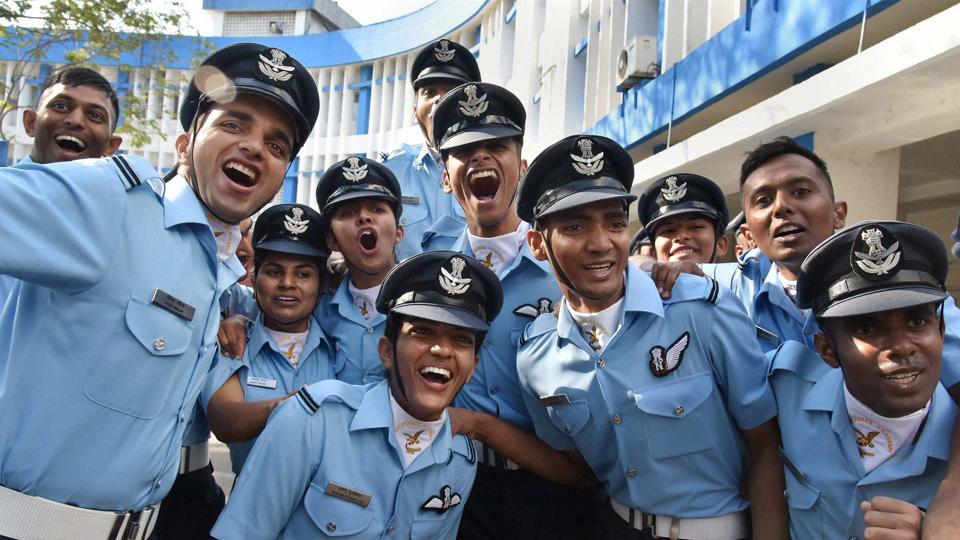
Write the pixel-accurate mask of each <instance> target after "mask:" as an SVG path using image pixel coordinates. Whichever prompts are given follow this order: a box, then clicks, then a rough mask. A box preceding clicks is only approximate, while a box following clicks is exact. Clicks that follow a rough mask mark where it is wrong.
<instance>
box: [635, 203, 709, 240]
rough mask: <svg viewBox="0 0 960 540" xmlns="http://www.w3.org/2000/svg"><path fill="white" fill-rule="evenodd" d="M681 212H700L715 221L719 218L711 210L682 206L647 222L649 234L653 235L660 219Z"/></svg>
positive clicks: (646, 227)
mask: <svg viewBox="0 0 960 540" xmlns="http://www.w3.org/2000/svg"><path fill="white" fill-rule="evenodd" d="M681 214H700V215H701V216H707V218H708V219H711V220H714V221H716V220H717V215H716V214H714V213H711V212H707V211H706V210H704V209H703V208H681V209H679V210H672V211H670V213H668V214H663V215H662V216H657V217H656V218H654V219H653V220H652V221H650V223H647V225H646V226H645V227H644V228H645V229H646V230H647V234H651V235H652V233H653V228H654V227H655V226H656V225H657V223H659V222H660V221H662V220H664V219H666V218H669V217H674V216H679V215H681ZM725 231H726V229H723V230H722V231H719V232H725Z"/></svg>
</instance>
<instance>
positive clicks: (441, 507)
mask: <svg viewBox="0 0 960 540" xmlns="http://www.w3.org/2000/svg"><path fill="white" fill-rule="evenodd" d="M460 500H461V497H460V494H459V493H454V492H453V488H451V487H450V486H443V487H442V488H440V495H439V496H437V495H434V496H432V497H430V498H429V499H427V502H425V503H423V506H421V507H420V509H421V510H430V511H433V512H436V513H438V514H443V513H446V511H447V510H449V509H451V508H453V507H454V506H457V505H458V504H460Z"/></svg>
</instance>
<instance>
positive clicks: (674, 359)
mask: <svg viewBox="0 0 960 540" xmlns="http://www.w3.org/2000/svg"><path fill="white" fill-rule="evenodd" d="M689 344H690V332H684V333H683V335H681V336H680V337H678V338H677V340H676V341H674V342H673V344H672V345H670V347H669V348H667V349H664V348H663V347H661V346H660V345H655V346H654V347H653V348H652V349H650V371H652V372H653V374H654V375H656V376H657V377H665V376H666V375H668V374H670V373H671V372H673V371H674V370H675V369H677V368H678V367H680V362H681V361H683V353H684V352H686V350H687V345H689Z"/></svg>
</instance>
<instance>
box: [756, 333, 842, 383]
mask: <svg viewBox="0 0 960 540" xmlns="http://www.w3.org/2000/svg"><path fill="white" fill-rule="evenodd" d="M767 355H768V357H769V356H772V358H771V359H770V373H773V372H774V371H777V370H783V371H789V372H791V373H794V374H796V375H797V376H799V377H801V378H803V379H806V380H808V381H810V382H816V381H818V380H820V377H821V376H822V375H823V373H824V371H825V370H828V369H830V368H829V366H827V364H826V363H825V362H824V361H823V359H822V358H820V355H818V354H817V353H815V352H813V351H811V350H810V349H808V348H807V346H806V345H804V344H803V343H800V342H799V341H790V340H788V341H784V342H783V343H781V344H780V346H779V347H777V348H776V349H775V350H772V351H770V352H768V353H767Z"/></svg>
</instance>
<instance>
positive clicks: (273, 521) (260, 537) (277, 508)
mask: <svg viewBox="0 0 960 540" xmlns="http://www.w3.org/2000/svg"><path fill="white" fill-rule="evenodd" d="M322 415H323V412H322V411H320V412H318V413H317V414H316V415H310V414H308V412H307V410H306V409H305V408H304V406H303V405H302V404H301V402H300V400H299V399H297V398H291V399H288V400H286V401H284V403H283V404H282V405H280V406H279V407H278V408H277V410H276V411H274V413H273V415H272V416H271V417H270V419H269V420H268V421H267V426H266V428H264V430H263V433H262V434H261V435H260V437H258V438H257V442H256V444H254V446H253V450H252V451H251V452H250V456H249V457H247V461H246V463H245V464H244V466H243V473H242V474H241V475H240V476H238V477H237V485H236V486H235V487H234V489H233V491H232V492H231V493H230V500H229V501H228V502H227V506H226V508H224V510H223V513H222V514H220V519H218V520H217V524H216V525H215V526H214V528H213V530H212V531H210V534H211V535H212V536H213V537H214V538H219V539H237V538H243V539H252V540H273V539H274V538H276V537H277V536H279V535H280V532H281V531H282V530H283V529H284V527H285V526H286V525H287V522H288V521H289V520H290V517H291V515H292V514H293V512H294V510H296V508H297V507H298V506H299V505H300V503H301V501H302V499H303V494H304V493H305V492H306V490H307V486H308V485H309V484H310V480H311V478H313V475H314V474H315V473H316V471H317V468H318V467H319V464H320V460H321V458H322V452H321V449H322V448H323V427H324V423H323V416H322Z"/></svg>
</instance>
